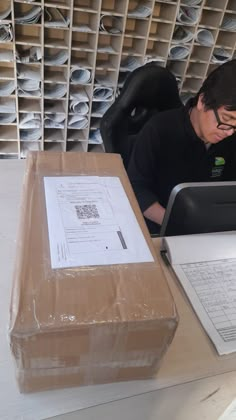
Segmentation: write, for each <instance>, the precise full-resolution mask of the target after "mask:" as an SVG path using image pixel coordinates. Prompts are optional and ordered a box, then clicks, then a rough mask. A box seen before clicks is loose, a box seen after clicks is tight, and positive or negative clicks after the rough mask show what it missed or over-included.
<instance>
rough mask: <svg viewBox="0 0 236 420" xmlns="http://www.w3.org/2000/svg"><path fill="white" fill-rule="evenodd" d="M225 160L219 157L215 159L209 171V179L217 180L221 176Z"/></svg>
mask: <svg viewBox="0 0 236 420" xmlns="http://www.w3.org/2000/svg"><path fill="white" fill-rule="evenodd" d="M224 165H225V159H224V158H223V157H221V156H218V157H215V164H214V166H213V168H212V170H211V178H219V177H221V175H222V172H223V169H224Z"/></svg>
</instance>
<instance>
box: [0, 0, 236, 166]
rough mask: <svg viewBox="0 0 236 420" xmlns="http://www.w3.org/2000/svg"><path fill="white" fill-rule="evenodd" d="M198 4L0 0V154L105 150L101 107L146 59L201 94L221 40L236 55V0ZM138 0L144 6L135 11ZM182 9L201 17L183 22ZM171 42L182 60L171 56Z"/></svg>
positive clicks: (188, 91) (184, 91)
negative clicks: (142, 11)
mask: <svg viewBox="0 0 236 420" xmlns="http://www.w3.org/2000/svg"><path fill="white" fill-rule="evenodd" d="M195 3H196V4H195V5H194V6H189V5H188V1H187V0H186V2H185V3H184V0H182V1H180V0H178V1H177V0H176V1H168V0H165V1H164V0H160V1H154V0H57V1H56V0H51V1H50V0H49V1H46V0H39V1H37V0H36V1H33V0H31V1H30V0H28V1H27V0H24V1H21V0H1V5H0V15H1V16H3V18H2V19H1V20H0V25H1V27H2V28H4V31H6V33H8V34H10V35H9V37H8V39H5V40H3V41H0V159H1V158H24V157H25V156H26V153H27V150H61V151H69V150H78V151H103V144H102V140H101V137H100V133H99V126H100V121H101V118H102V115H103V114H104V112H105V110H106V109H107V108H108V107H109V106H110V105H111V103H112V102H113V101H114V99H115V97H116V95H117V92H118V90H119V89H120V88H121V87H122V85H123V83H124V81H125V79H126V77H127V75H128V74H129V72H130V71H131V70H133V69H134V68H135V67H137V66H140V65H142V64H144V63H146V62H148V61H153V60H157V62H158V63H159V65H160V66H163V67H168V68H169V69H170V70H171V71H172V72H173V73H174V74H175V76H176V77H177V80H178V84H179V89H180V93H181V95H182V98H183V100H186V98H187V97H189V95H193V94H194V93H195V92H197V90H198V89H199V87H200V85H201V83H202V80H203V79H204V78H205V77H206V75H207V74H208V73H209V72H210V71H211V70H213V69H214V68H215V67H216V66H217V65H218V63H216V62H215V61H214V54H216V53H217V52H219V50H218V49H219V48H223V49H224V51H225V52H226V53H228V56H229V58H232V57H234V55H235V46H236V31H235V30H226V29H223V27H222V25H223V23H224V22H225V20H226V19H232V20H236V0H221V1H218V2H216V1H214V0H202V1H196V2H195ZM139 6H147V7H149V8H150V12H149V13H147V14H146V15H145V16H142V15H138V14H137V8H138V7H139ZM186 7H192V8H193V9H194V11H193V13H195V14H196V15H197V20H196V21H195V22H194V23H192V24H191V23H188V22H187V23H185V24H183V23H181V22H180V21H179V14H180V11H181V10H183V9H184V8H186ZM5 12H6V13H5ZM7 12H8V13H7ZM32 14H33V15H34V14H37V17H36V18H35V19H34V20H33V19H31V18H30V16H32ZM4 15H6V16H4ZM27 16H28V19H27ZM181 27H182V28H181ZM179 28H180V29H181V30H182V29H183V30H187V31H189V32H190V33H191V34H192V37H191V39H190V40H189V41H188V42H183V43H176V34H177V30H178V29H179ZM199 30H208V31H210V34H211V39H212V43H211V45H202V43H201V41H199V39H198V33H199ZM176 46H179V47H180V48H183V53H184V55H185V56H184V57H183V58H181V59H178V58H176V57H173V56H171V51H173V47H176Z"/></svg>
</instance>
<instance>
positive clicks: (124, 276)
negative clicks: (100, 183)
mask: <svg viewBox="0 0 236 420" xmlns="http://www.w3.org/2000/svg"><path fill="white" fill-rule="evenodd" d="M72 175H76V176H77V175H90V176H91V175H97V176H111V177H119V179H120V181H121V183H122V185H123V188H124V190H125V192H126V194H127V197H128V199H129V202H130V204H131V206H132V209H133V212H134V214H135V216H136V218H137V220H138V223H139V226H140V227H141V229H142V232H143V235H144V237H145V240H146V243H147V245H148V247H149V249H150V251H151V254H152V256H153V259H154V261H153V262H144V263H130V264H113V265H101V266H87V267H74V268H60V269H52V268H51V258H50V247H49V234H48V224H47V213H46V203H45V190H44V177H45V176H72ZM16 250H17V258H16V267H15V275H14V284H13V291H12V300H11V308H10V345H11V350H12V353H13V355H14V358H15V362H16V372H17V379H18V384H19V388H20V391H21V392H32V391H38V390H45V389H52V388H58V387H66V386H75V385H86V384H95V383H105V382H114V381H123V380H134V379H138V378H140V379H144V378H150V377H152V376H153V375H154V374H155V373H156V371H157V369H158V367H159V364H160V361H161V359H162V357H163V355H164V353H165V352H166V350H167V348H168V346H169V345H170V343H171V341H172V339H173V336H174V333H175V330H176V327H177V321H178V316H177V312H176V307H175V304H174V302H173V299H172V296H171V293H170V291H169V288H168V286H167V283H166V279H165V278H164V274H163V272H162V269H161V267H160V265H159V263H158V261H157V258H156V256H155V251H154V248H153V245H152V240H151V238H150V236H149V233H148V231H147V229H146V225H145V222H144V220H143V217H142V214H141V212H140V209H139V207H138V204H137V202H136V199H135V196H134V193H133V191H132V188H131V186H130V183H129V180H128V177H127V175H126V172H125V170H124V167H123V164H122V160H121V158H120V156H119V155H115V154H95V153H56V152H55V153H54V152H32V153H30V154H29V155H28V158H27V166H26V174H25V179H24V187H23V197H22V206H21V221H20V228H19V237H18V243H17V247H16Z"/></svg>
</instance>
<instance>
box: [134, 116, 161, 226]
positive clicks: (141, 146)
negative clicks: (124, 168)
mask: <svg viewBox="0 0 236 420" xmlns="http://www.w3.org/2000/svg"><path fill="white" fill-rule="evenodd" d="M156 126H157V124H155V117H154V118H152V119H151V120H149V121H148V122H147V123H146V124H145V126H144V127H143V129H142V130H141V132H140V133H139V134H138V136H137V139H136V141H135V146H134V150H133V153H132V156H131V159H130V162H129V167H128V175H129V179H130V181H131V184H132V187H133V189H134V192H135V194H136V198H137V200H138V202H139V206H140V208H141V210H142V212H143V215H144V216H145V217H146V218H147V219H149V220H151V221H153V222H155V223H157V224H159V225H161V223H162V220H163V217H164V213H165V209H164V208H163V207H162V206H161V205H160V204H159V203H158V196H157V191H156V188H155V186H156V181H157V171H158V161H159V154H160V153H159V138H158V133H157V129H156Z"/></svg>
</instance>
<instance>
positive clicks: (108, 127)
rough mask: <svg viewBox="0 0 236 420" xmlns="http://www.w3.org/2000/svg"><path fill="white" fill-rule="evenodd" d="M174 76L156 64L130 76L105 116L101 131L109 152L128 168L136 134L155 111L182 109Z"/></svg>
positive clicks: (135, 71)
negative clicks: (117, 154)
mask: <svg viewBox="0 0 236 420" xmlns="http://www.w3.org/2000/svg"><path fill="white" fill-rule="evenodd" d="M181 105H182V103H181V100H180V97H179V92H178V86H177V82H176V79H175V77H174V75H173V74H172V73H171V72H170V71H169V70H167V69H166V68H163V67H160V66H158V65H157V64H156V63H155V62H151V63H148V64H146V65H144V66H142V67H139V68H137V69H136V70H134V71H133V72H131V73H130V75H129V76H128V78H127V79H126V81H125V83H124V86H123V88H122V90H121V93H120V95H119V96H118V98H117V99H116V100H115V102H114V103H113V104H112V105H111V106H110V108H109V109H108V110H107V111H106V113H105V114H104V116H103V118H102V120H101V124H100V130H101V135H102V139H103V143H104V146H105V151H106V152H108V153H120V154H121V156H122V157H123V160H124V165H125V167H127V165H128V161H129V157H130V153H131V150H132V147H133V142H134V139H135V137H136V134H137V133H138V132H139V130H140V129H141V128H142V127H143V125H144V124H145V123H146V122H147V120H148V119H149V118H150V117H151V116H152V115H153V114H154V113H156V112H159V111H164V110H167V109H171V108H178V107H179V106H181Z"/></svg>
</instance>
